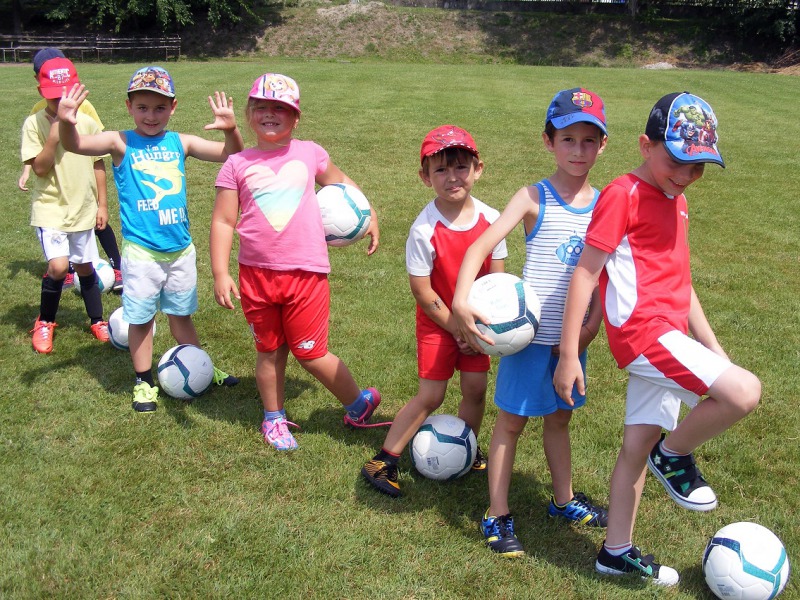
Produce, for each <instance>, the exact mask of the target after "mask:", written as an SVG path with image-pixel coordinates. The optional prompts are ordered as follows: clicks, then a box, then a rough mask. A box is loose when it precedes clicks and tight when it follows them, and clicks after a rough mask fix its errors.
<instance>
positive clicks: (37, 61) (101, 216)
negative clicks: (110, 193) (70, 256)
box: [17, 48, 122, 294]
mask: <svg viewBox="0 0 800 600" xmlns="http://www.w3.org/2000/svg"><path fill="white" fill-rule="evenodd" d="M51 58H66V57H65V56H64V53H63V52H62V51H61V50H59V49H58V48H42V49H41V50H39V51H38V52H37V53H36V54H34V56H33V77H34V79H36V80H37V81H38V79H39V71H40V70H41V69H42V65H43V64H44V63H45V62H47V61H48V60H50V59H51ZM46 106H47V100H45V99H44V98H42V99H41V100H39V101H38V102H37V103H36V104H34V105H33V108H32V109H31V113H30V114H32V115H33V114H36V113H37V112H39V111H40V110H42V109H43V108H45V107H46ZM79 110H80V111H81V112H82V113H84V114H85V115H87V116H89V117H91V118H92V119H94V121H95V122H96V123H97V126H98V127H99V128H100V131H102V130H103V129H105V127H104V125H103V122H102V121H101V120H100V116H99V115H98V114H97V111H96V110H95V108H94V106H92V103H91V102H89V101H88V100H86V101H85V102H84V103H83V104H81V107H80V109H79ZM94 168H95V169H97V172H96V173H95V177H96V178H97V189H98V193H99V194H101V195H105V193H106V166H105V162H104V161H100V160H98V161H95V163H94ZM30 174H31V165H30V164H28V163H25V164H24V165H23V167H22V174H21V175H20V177H19V180H18V181H17V187H19V189H20V190H22V191H23V192H27V191H28V187H27V181H28V178H29V177H30ZM103 204H104V203H101V206H102V205H103ZM94 235H95V238H97V242H99V243H100V246H101V247H102V248H103V251H105V253H106V256H107V257H108V260H109V262H110V263H111V266H112V267H113V268H114V287H113V288H112V290H113V291H114V292H116V293H118V294H121V293H122V273H121V272H120V270H119V264H120V256H119V246H118V245H117V236H116V235H115V234H114V230H113V229H112V227H111V225H110V224H109V223H108V210H105V211H104V210H102V208H101V207H98V212H97V226H96V227H95V230H94ZM73 285H74V273H73V272H72V268H71V267H70V270H69V272H68V273H67V277H66V278H65V279H64V285H63V286H62V287H63V289H65V290H66V289H69V288H71V287H73Z"/></svg>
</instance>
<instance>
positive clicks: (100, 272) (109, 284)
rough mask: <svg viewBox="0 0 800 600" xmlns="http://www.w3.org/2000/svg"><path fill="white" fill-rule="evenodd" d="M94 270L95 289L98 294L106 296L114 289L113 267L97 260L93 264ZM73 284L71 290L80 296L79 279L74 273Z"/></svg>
mask: <svg viewBox="0 0 800 600" xmlns="http://www.w3.org/2000/svg"><path fill="white" fill-rule="evenodd" d="M94 270H95V272H96V273H97V287H99V288H100V293H102V294H107V293H109V292H110V291H111V289H112V288H113V287H114V267H112V266H111V265H110V264H109V263H107V262H106V261H104V260H102V259H99V260H97V261H95V263H94ZM74 281H75V283H74V286H73V288H72V289H73V290H75V293H76V294H78V295H79V296H80V294H81V278H80V277H78V274H77V273H75V280H74Z"/></svg>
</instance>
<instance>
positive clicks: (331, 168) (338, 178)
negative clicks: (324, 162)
mask: <svg viewBox="0 0 800 600" xmlns="http://www.w3.org/2000/svg"><path fill="white" fill-rule="evenodd" d="M316 182H317V184H318V185H320V186H323V187H324V186H326V185H332V184H334V183H346V184H348V185H352V186H353V187H356V188H358V189H361V188H359V187H358V184H356V182H355V181H353V180H352V179H350V178H349V177H348V176H347V175H345V174H344V172H343V171H342V170H341V169H340V168H339V167H337V166H336V165H335V164H333V163H332V162H330V161H328V168H327V169H325V172H324V173H320V174H319V175H317V178H316ZM369 208H370V219H369V227H368V228H367V232H366V234H365V235H368V236H369V246H367V256H369V255H371V254H374V253H375V251H376V250H377V249H378V245H379V244H380V238H381V232H380V229H379V227H378V213H376V212H375V207H374V206H372V203H371V202H370V207H369Z"/></svg>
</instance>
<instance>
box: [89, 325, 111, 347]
mask: <svg viewBox="0 0 800 600" xmlns="http://www.w3.org/2000/svg"><path fill="white" fill-rule="evenodd" d="M89 329H91V330H92V335H93V336H94V337H96V338H97V339H98V340H100V341H101V342H107V341H108V321H98V322H97V323H93V324H92V326H91V327H90V328H89Z"/></svg>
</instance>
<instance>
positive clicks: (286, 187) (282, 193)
mask: <svg viewBox="0 0 800 600" xmlns="http://www.w3.org/2000/svg"><path fill="white" fill-rule="evenodd" d="M244 177H245V183H246V185H247V189H249V190H250V193H251V194H253V199H254V200H255V201H256V204H258V207H259V208H260V209H261V212H262V213H263V215H264V217H266V219H267V221H268V222H269V224H270V225H271V226H272V228H273V229H274V230H275V231H283V228H284V227H286V225H287V223H289V221H290V220H291V219H292V217H293V216H294V213H295V212H297V207H298V206H300V200H301V199H302V198H303V193H304V192H305V190H306V185H307V184H308V168H307V167H306V165H305V163H303V162H301V161H299V160H290V161H289V162H287V163H286V164H285V165H283V166H282V167H281V168H280V169H278V172H277V173H275V171H273V170H272V169H270V168H269V167H268V166H266V165H263V164H254V165H251V166H250V167H248V168H247V170H246V171H245V176H244Z"/></svg>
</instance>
